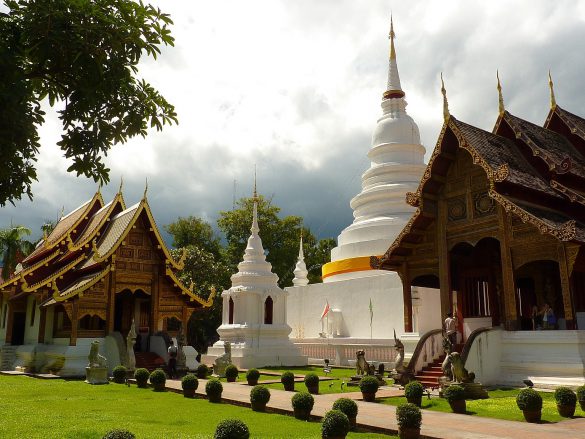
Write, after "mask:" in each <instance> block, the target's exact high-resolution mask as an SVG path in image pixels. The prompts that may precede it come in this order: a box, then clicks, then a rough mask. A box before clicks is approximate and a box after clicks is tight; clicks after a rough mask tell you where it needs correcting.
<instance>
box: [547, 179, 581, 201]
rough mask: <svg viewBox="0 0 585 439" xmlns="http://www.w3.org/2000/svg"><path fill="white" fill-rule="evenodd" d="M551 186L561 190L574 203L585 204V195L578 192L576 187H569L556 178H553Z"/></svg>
mask: <svg viewBox="0 0 585 439" xmlns="http://www.w3.org/2000/svg"><path fill="white" fill-rule="evenodd" d="M550 186H551V187H552V188H553V189H555V190H557V191H559V192H560V193H561V194H563V195H564V196H566V197H567V198H568V199H569V200H570V201H571V202H572V203H579V204H582V205H583V206H585V196H583V195H581V194H580V193H578V192H576V191H575V190H574V189H572V188H570V187H567V186H565V185H564V184H562V183H559V182H558V181H556V180H551V181H550Z"/></svg>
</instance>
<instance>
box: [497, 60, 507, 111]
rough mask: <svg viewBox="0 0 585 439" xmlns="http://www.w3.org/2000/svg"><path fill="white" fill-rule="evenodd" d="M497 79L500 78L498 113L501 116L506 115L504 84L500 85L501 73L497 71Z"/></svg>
mask: <svg viewBox="0 0 585 439" xmlns="http://www.w3.org/2000/svg"><path fill="white" fill-rule="evenodd" d="M496 77H497V78H498V111H499V112H500V116H501V115H503V114H504V111H506V109H505V108H504V96H503V95H502V84H500V72H499V71H497V70H496Z"/></svg>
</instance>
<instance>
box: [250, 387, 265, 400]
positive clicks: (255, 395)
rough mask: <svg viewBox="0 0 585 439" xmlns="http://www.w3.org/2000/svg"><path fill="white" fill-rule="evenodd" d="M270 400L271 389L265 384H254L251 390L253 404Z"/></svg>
mask: <svg viewBox="0 0 585 439" xmlns="http://www.w3.org/2000/svg"><path fill="white" fill-rule="evenodd" d="M268 401H270V390H268V388H267V387H264V386H254V387H252V390H250V402H251V403H252V404H255V403H258V404H267V403H268Z"/></svg>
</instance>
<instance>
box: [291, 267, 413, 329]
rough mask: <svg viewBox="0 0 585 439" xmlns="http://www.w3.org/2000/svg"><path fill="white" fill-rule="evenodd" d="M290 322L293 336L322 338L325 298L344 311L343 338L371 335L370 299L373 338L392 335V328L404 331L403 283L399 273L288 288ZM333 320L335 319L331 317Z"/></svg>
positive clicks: (333, 307)
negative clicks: (322, 315) (322, 316)
mask: <svg viewBox="0 0 585 439" xmlns="http://www.w3.org/2000/svg"><path fill="white" fill-rule="evenodd" d="M286 290H287V291H288V292H289V298H288V305H287V306H288V311H287V321H288V324H289V325H290V326H291V328H292V333H291V337H292V338H295V339H298V338H314V337H319V333H320V332H322V330H323V329H324V327H325V325H326V319H323V329H322V323H321V320H320V317H321V313H322V312H323V308H324V307H325V303H326V301H329V305H330V307H331V309H339V310H340V311H341V318H342V322H341V325H340V326H341V334H340V336H341V337H354V338H362V339H366V338H370V310H369V306H370V298H371V299H372V307H373V315H374V317H373V320H372V338H376V339H383V338H392V337H393V330H394V329H396V333H397V334H400V333H402V332H404V311H403V302H402V283H401V282H400V278H399V277H398V275H397V274H396V273H391V272H388V273H386V274H382V275H380V276H371V277H363V278H357V279H348V280H345V281H342V282H330V283H322V284H311V285H307V286H303V287H288V288H286ZM329 321H330V323H332V319H331V318H330V319H329Z"/></svg>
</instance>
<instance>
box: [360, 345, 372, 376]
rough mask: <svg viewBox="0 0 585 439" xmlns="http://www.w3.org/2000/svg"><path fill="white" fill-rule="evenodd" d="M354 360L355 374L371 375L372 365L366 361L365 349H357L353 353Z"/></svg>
mask: <svg viewBox="0 0 585 439" xmlns="http://www.w3.org/2000/svg"><path fill="white" fill-rule="evenodd" d="M355 356H356V362H355V373H356V375H373V374H374V370H375V368H374V365H370V364H369V363H368V362H367V361H366V351H364V350H359V351H357V352H356V353H355Z"/></svg>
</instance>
